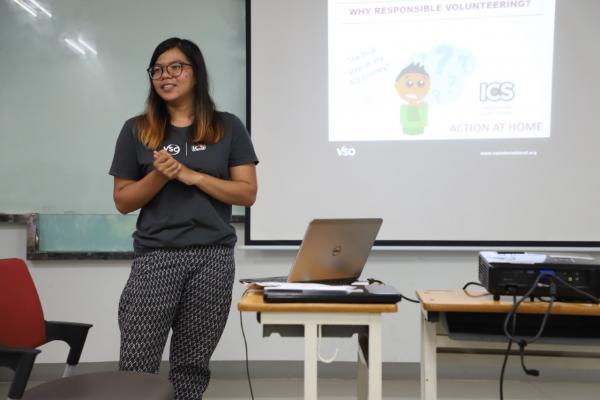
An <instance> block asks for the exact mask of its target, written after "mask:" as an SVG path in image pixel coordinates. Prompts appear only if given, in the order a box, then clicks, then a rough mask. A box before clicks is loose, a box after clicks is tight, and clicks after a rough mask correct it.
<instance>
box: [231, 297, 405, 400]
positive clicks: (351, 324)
mask: <svg viewBox="0 0 600 400" xmlns="http://www.w3.org/2000/svg"><path fill="white" fill-rule="evenodd" d="M238 310H240V311H244V312H256V313H257V316H258V320H259V322H260V323H262V324H263V336H268V332H272V331H278V332H286V333H287V335H288V336H304V399H305V400H316V399H317V362H318V354H317V351H318V349H317V345H318V332H319V327H320V326H321V327H323V328H322V329H323V336H325V335H326V330H325V329H326V328H327V327H330V328H333V327H335V328H336V330H335V332H338V333H343V336H347V335H348V334H350V335H351V334H353V333H358V343H359V346H358V347H359V350H358V377H357V393H358V399H365V400H366V399H368V400H381V314H382V313H384V312H396V311H397V310H398V307H397V305H396V304H341V303H265V302H264V300H263V295H262V292H259V291H249V292H247V293H246V294H245V295H244V296H243V297H242V299H241V300H240V302H239V303H238ZM299 325H300V326H302V327H303V328H304V329H303V331H302V332H297V331H294V329H293V328H294V327H297V326H299ZM267 327H269V328H270V329H266V328H267ZM340 329H341V330H342V331H343V332H342V331H340ZM335 332H334V331H331V334H328V335H327V336H337V334H336V333H335Z"/></svg>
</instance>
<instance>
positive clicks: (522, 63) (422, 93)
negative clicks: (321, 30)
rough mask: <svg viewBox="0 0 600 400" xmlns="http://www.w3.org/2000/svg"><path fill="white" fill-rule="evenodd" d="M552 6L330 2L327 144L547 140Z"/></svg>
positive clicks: (458, 0) (453, 0) (496, 0)
mask: <svg viewBox="0 0 600 400" xmlns="http://www.w3.org/2000/svg"><path fill="white" fill-rule="evenodd" d="M554 9H555V5H554V1H553V0H514V1H511V0H506V1H500V0H488V1H486V0H482V1H466V0H447V1H421V0H397V1H352V2H349V1H347V0H346V1H342V0H329V4H328V12H329V13H328V34H329V46H328V52H329V54H328V57H329V64H328V65H329V67H328V68H329V80H328V82H329V140H330V141H396V140H456V139H509V138H511V139H512V138H547V137H550V111H551V98H552V61H553V58H552V56H553V42H552V40H548V38H552V37H553V30H554Z"/></svg>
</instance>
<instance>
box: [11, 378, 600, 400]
mask: <svg viewBox="0 0 600 400" xmlns="http://www.w3.org/2000/svg"><path fill="white" fill-rule="evenodd" d="M252 383H253V389H254V398H255V399H256V400H259V399H269V400H271V399H282V400H301V399H302V380H301V379H254V380H253V382H252ZM354 390H355V382H354V381H350V380H342V379H321V380H319V399H322V400H342V399H355V398H356V395H355V391H354ZM7 391H8V385H7V384H6V383H0V399H4V398H6V393H7ZM438 394H439V398H440V399H444V400H459V399H460V400H488V399H498V398H499V393H498V382H497V381H491V380H456V379H455V380H441V381H440V382H439V386H438ZM383 398H384V400H392V399H397V400H416V399H419V382H418V381H417V380H393V381H392V380H385V381H384V382H383ZM504 398H505V399H506V400H559V399H560V400H567V399H568V400H598V399H599V398H600V383H590V382H583V383H582V382H573V381H569V382H558V381H554V382H552V381H536V380H534V379H530V380H528V381H507V382H505V386H504ZM204 399H205V400H208V399H219V400H242V399H250V393H249V390H248V382H247V381H245V380H213V381H212V382H211V385H210V386H209V388H208V390H207V392H206V393H205V396H204Z"/></svg>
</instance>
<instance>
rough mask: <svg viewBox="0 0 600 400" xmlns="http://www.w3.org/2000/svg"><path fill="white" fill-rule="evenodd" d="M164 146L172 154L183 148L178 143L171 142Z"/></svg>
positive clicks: (174, 154)
mask: <svg viewBox="0 0 600 400" xmlns="http://www.w3.org/2000/svg"><path fill="white" fill-rule="evenodd" d="M163 148H164V149H165V150H166V151H167V153H169V154H170V155H172V156H176V155H177V154H179V152H180V151H181V148H180V147H179V146H178V145H176V144H169V145H167V146H165V147H163Z"/></svg>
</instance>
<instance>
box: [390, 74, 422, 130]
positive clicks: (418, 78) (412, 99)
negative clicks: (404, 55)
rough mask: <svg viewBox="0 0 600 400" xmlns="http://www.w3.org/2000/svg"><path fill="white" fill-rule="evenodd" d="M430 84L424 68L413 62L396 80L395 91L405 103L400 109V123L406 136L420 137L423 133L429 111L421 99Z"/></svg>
mask: <svg viewBox="0 0 600 400" xmlns="http://www.w3.org/2000/svg"><path fill="white" fill-rule="evenodd" d="M430 83H431V82H430V78H429V74H428V73H427V71H425V68H423V66H422V65H419V64H417V63H414V62H413V63H411V64H410V65H408V66H407V67H406V68H404V69H403V70H402V71H400V74H398V77H397V78H396V83H395V84H394V86H395V88H396V91H397V92H398V94H399V95H400V97H401V98H402V99H403V100H405V101H406V102H407V104H403V105H402V106H401V107H400V123H401V124H402V131H403V132H404V133H405V134H407V135H420V134H422V133H423V132H424V131H425V127H426V126H427V118H428V113H429V110H428V105H427V103H425V102H424V101H423V99H424V98H425V96H427V93H429V87H430Z"/></svg>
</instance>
